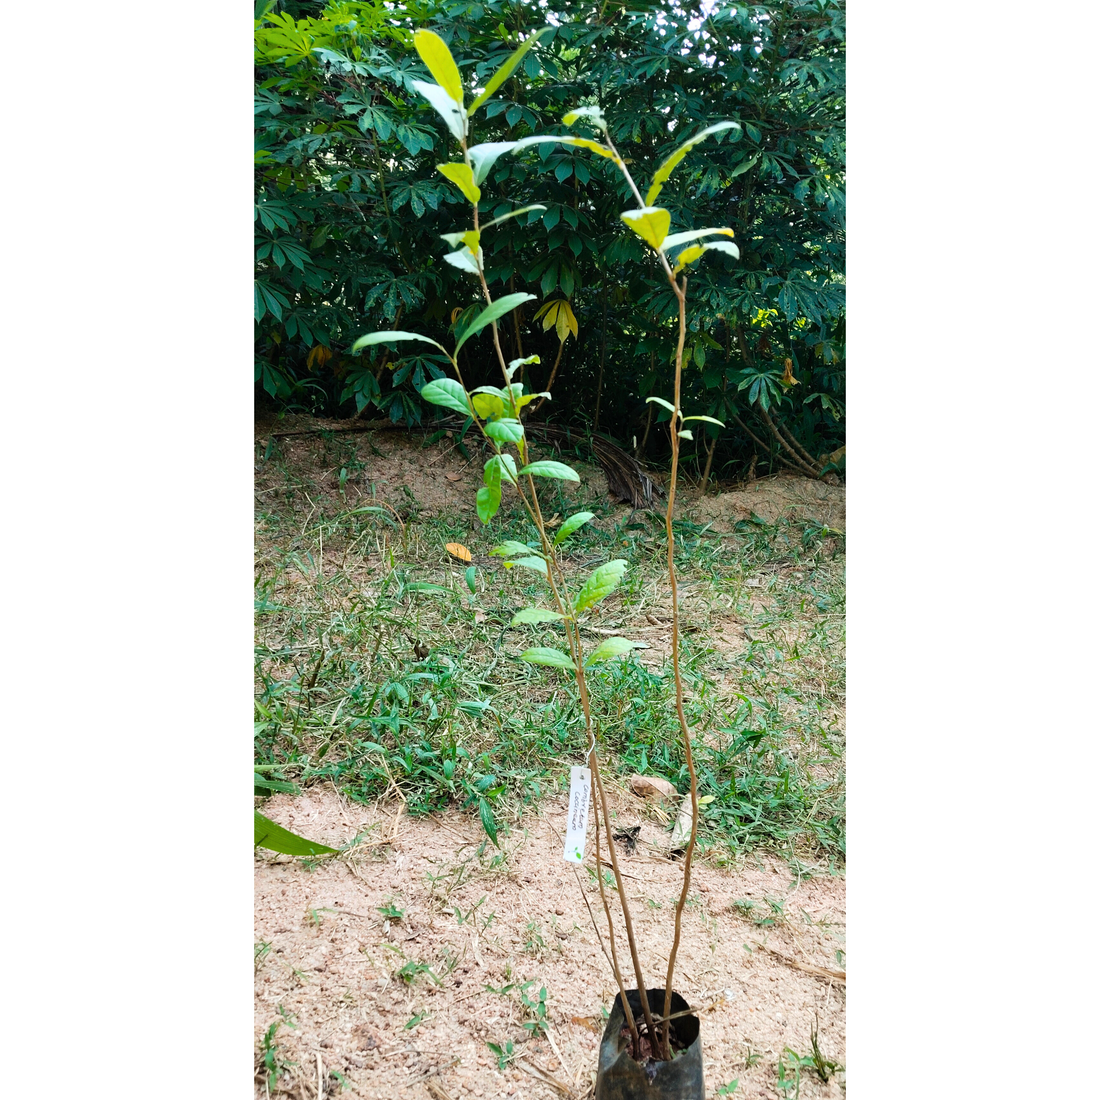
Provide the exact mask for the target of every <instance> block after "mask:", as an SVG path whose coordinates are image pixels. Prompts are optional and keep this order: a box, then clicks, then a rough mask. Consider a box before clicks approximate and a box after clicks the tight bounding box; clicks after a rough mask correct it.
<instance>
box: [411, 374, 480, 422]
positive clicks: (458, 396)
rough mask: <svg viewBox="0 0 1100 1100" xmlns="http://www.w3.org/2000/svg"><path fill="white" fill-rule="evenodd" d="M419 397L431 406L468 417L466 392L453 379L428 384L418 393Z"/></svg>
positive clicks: (443, 379)
mask: <svg viewBox="0 0 1100 1100" xmlns="http://www.w3.org/2000/svg"><path fill="white" fill-rule="evenodd" d="M420 396H421V397H423V398H424V400H425V401H430V402H431V403H432V404H433V405H443V406H444V407H445V408H448V409H454V411H455V412H458V413H462V415H463V416H469V415H470V402H469V399H468V398H467V396H466V391H465V390H464V389H463V388H462V384H461V383H460V382H456V381H455V380H454V379H453V378H437V379H436V380H435V381H434V382H429V383H428V384H427V385H426V386H425V387H424V388H423V389H422V390H421V391H420Z"/></svg>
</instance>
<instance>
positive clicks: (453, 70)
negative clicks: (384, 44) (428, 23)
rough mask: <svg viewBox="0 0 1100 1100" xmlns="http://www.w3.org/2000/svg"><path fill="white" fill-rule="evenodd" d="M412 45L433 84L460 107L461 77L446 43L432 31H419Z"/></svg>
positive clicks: (414, 36)
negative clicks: (432, 78)
mask: <svg viewBox="0 0 1100 1100" xmlns="http://www.w3.org/2000/svg"><path fill="white" fill-rule="evenodd" d="M413 45H414V46H415V47H416V52H417V53H418V54H420V60H421V61H423V62H424V64H425V65H427V67H428V72H430V73H431V74H432V76H434V77H435V82H436V83H437V84H438V85H439V86H440V87H441V88H442V89H443V90H444V91H445V92H446V93H447V95H449V96H450V97H451V99H453V100H454V101H455V103H457V104H458V105H459V106H460V107H461V106H462V77H461V76H459V73H458V66H457V65H456V64H455V59H454V58H453V57H452V56H451V51H450V50H449V49H447V43H446V42H444V41H443V39H442V38H440V37H439V35H438V34H436V33H435V32H434V31H428V30H419V31H417V32H416V33H415V34H414V35H413Z"/></svg>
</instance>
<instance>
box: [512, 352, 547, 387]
mask: <svg viewBox="0 0 1100 1100" xmlns="http://www.w3.org/2000/svg"><path fill="white" fill-rule="evenodd" d="M541 362H542V359H541V358H540V357H539V356H537V355H528V356H527V357H526V358H525V359H513V360H511V362H509V364H508V380H509V381H511V380H512V375H514V374H515V373H516V371H518V370H519V368H520V367H522V366H524V365H525V364H527V363H541Z"/></svg>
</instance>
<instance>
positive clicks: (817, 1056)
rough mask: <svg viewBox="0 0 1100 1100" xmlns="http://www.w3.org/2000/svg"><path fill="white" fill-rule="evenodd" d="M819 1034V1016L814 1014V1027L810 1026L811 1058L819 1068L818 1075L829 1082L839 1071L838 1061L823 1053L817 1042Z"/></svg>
mask: <svg viewBox="0 0 1100 1100" xmlns="http://www.w3.org/2000/svg"><path fill="white" fill-rule="evenodd" d="M817 1036H818V1022H817V1016H816V1015H815V1016H814V1024H813V1027H811V1028H810V1051H811V1053H810V1059H811V1061H812V1062H813V1067H814V1069H815V1070H817V1075H818V1077H820V1078H821V1080H822V1081H824V1082H825V1083H828V1081H829V1078H830V1077H831V1076H832V1075H833V1074H834V1073H835V1072H836V1071H837V1069H838V1067H837V1064H836V1062H830V1061H828V1060H827V1059H826V1058H825V1056H824V1055H823V1054H822V1053H821V1048H820V1046H818V1042H817Z"/></svg>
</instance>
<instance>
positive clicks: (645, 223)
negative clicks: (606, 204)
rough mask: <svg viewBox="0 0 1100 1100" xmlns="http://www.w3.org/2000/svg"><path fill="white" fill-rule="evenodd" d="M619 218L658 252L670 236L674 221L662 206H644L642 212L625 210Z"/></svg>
mask: <svg viewBox="0 0 1100 1100" xmlns="http://www.w3.org/2000/svg"><path fill="white" fill-rule="evenodd" d="M619 217H620V218H622V220H623V221H624V222H626V224H627V225H629V226H630V228H631V229H633V230H634V232H635V233H637V234H638V236H639V237H641V238H642V240H643V241H645V242H646V244H648V245H651V246H652V247H653V248H656V249H657V250H658V251H659V250H660V248H661V243H662V242H663V241H664V239H665V237H667V236H668V227H669V225H670V223H671V221H672V216H671V215H670V214H669V212H668V211H667V210H665V209H664V207H661V206H643V207H642V208H641V210H624V211H623V212H622V213H621V214H620V215H619Z"/></svg>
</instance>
